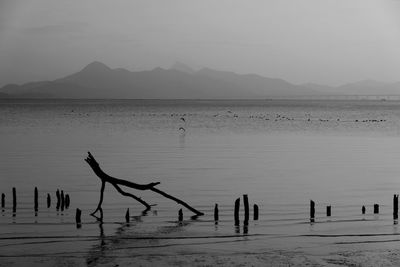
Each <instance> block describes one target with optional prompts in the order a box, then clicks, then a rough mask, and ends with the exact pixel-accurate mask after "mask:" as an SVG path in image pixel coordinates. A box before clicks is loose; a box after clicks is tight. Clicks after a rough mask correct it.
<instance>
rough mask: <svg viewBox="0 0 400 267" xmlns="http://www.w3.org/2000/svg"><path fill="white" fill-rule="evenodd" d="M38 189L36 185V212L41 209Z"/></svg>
mask: <svg viewBox="0 0 400 267" xmlns="http://www.w3.org/2000/svg"><path fill="white" fill-rule="evenodd" d="M38 197H39V196H38V189H37V187H35V200H34V202H35V203H34V206H35V207H34V209H35V212H38V210H39V200H38Z"/></svg>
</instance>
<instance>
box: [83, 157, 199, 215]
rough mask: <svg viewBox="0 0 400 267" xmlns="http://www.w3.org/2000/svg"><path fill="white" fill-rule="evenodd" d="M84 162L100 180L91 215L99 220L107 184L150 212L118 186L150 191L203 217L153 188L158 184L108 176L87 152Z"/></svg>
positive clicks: (172, 197)
mask: <svg viewBox="0 0 400 267" xmlns="http://www.w3.org/2000/svg"><path fill="white" fill-rule="evenodd" d="M85 161H86V162H87V163H88V164H89V166H90V167H91V168H92V170H93V172H94V173H95V174H96V175H97V176H98V177H99V178H100V180H101V189H100V200H99V203H98V205H97V208H96V210H95V211H94V212H93V213H92V215H94V214H95V213H96V212H97V211H100V215H101V220H102V219H103V210H102V208H101V205H102V203H103V195H104V188H105V184H106V183H107V182H108V183H110V184H111V185H113V186H114V187H115V189H116V190H117V191H118V192H119V193H120V194H121V195H123V196H127V197H131V198H133V199H135V200H136V201H138V202H140V203H141V204H143V205H144V206H145V207H146V210H150V209H151V206H152V205H150V204H148V203H147V202H146V201H144V200H143V199H141V198H139V197H137V196H135V195H133V194H131V193H127V192H125V191H123V190H122V189H121V187H120V185H122V186H126V187H129V188H133V189H137V190H151V191H153V192H155V193H157V194H160V195H162V196H163V197H166V198H169V199H171V200H173V201H175V202H177V203H178V204H181V205H182V206H184V207H186V208H187V209H189V210H190V211H192V212H193V213H194V214H196V215H197V216H200V215H204V213H202V212H200V211H198V210H196V209H195V208H193V207H191V206H190V205H189V204H187V203H186V202H184V201H182V200H180V199H178V198H176V197H174V196H171V195H169V194H167V193H165V192H163V191H161V190H159V189H157V188H155V186H156V185H158V184H160V182H153V183H149V184H136V183H133V182H130V181H127V180H123V179H118V178H115V177H112V176H110V175H108V174H106V173H105V172H104V171H103V170H102V169H101V168H100V165H99V163H98V162H97V161H96V160H95V158H94V157H93V155H92V154H91V153H90V152H88V156H87V158H86V159H85Z"/></svg>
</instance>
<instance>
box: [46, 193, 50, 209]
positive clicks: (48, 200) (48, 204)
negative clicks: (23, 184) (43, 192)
mask: <svg viewBox="0 0 400 267" xmlns="http://www.w3.org/2000/svg"><path fill="white" fill-rule="evenodd" d="M50 206H51V197H50V194H49V193H47V208H50Z"/></svg>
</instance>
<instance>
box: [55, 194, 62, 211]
mask: <svg viewBox="0 0 400 267" xmlns="http://www.w3.org/2000/svg"><path fill="white" fill-rule="evenodd" d="M56 197H57V205H56V209H57V210H59V209H60V204H61V201H60V190H58V189H57V191H56Z"/></svg>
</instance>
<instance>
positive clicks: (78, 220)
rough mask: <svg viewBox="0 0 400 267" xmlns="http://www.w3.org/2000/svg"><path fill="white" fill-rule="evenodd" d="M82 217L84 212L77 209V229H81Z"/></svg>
mask: <svg viewBox="0 0 400 267" xmlns="http://www.w3.org/2000/svg"><path fill="white" fill-rule="evenodd" d="M81 215H82V211H81V210H80V209H78V208H77V209H76V213H75V222H76V228H81Z"/></svg>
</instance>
